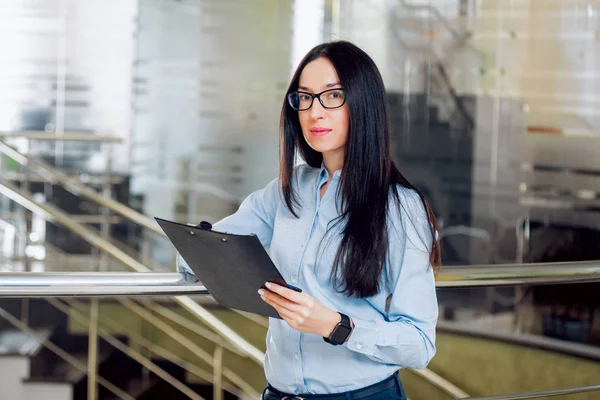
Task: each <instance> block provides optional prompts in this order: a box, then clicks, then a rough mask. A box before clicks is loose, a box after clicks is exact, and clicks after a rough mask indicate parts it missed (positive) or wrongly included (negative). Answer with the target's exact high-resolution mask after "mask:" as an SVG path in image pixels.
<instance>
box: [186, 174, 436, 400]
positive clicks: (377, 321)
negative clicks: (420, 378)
mask: <svg viewBox="0 0 600 400" xmlns="http://www.w3.org/2000/svg"><path fill="white" fill-rule="evenodd" d="M339 173H340V172H339V171H336V172H335V174H334V176H333V178H332V180H331V183H330V184H329V186H328V188H327V191H326V192H325V194H324V195H323V198H320V195H319V188H320V187H321V185H323V184H324V183H325V182H327V180H328V173H327V170H326V169H325V168H321V169H318V168H311V167H309V166H307V165H302V166H300V167H298V168H297V169H296V180H295V181H294V182H295V185H297V186H295V188H296V191H297V193H298V195H299V199H300V201H301V205H302V207H301V208H300V209H299V210H298V214H299V218H296V217H294V216H293V215H292V214H291V213H290V212H289V210H288V208H287V206H286V204H285V202H284V201H283V196H282V194H281V188H280V186H279V181H278V180H277V179H276V180H274V181H272V182H271V183H269V184H268V185H267V186H266V187H265V188H264V189H262V190H259V191H257V192H254V193H252V194H251V195H250V196H248V197H247V198H246V199H245V200H244V202H243V203H242V205H241V206H240V208H239V210H238V211H237V212H236V213H235V214H233V215H231V216H229V217H227V218H225V219H223V220H221V221H219V222H218V223H216V224H214V228H215V229H217V230H220V231H226V232H230V233H236V234H250V233H254V234H256V235H257V236H258V238H259V239H260V241H261V243H262V244H263V246H264V247H265V248H268V249H270V256H271V258H272V260H273V262H274V263H275V265H276V266H277V268H278V269H279V271H280V272H281V274H282V276H283V278H284V279H285V280H286V281H287V282H289V283H291V284H293V285H295V286H298V287H300V288H301V289H302V290H303V291H304V293H307V294H309V295H311V296H313V297H314V298H315V299H316V300H318V301H319V302H321V303H322V304H324V305H325V306H327V307H329V308H331V309H333V310H336V311H339V312H342V313H344V314H346V315H348V316H349V317H350V318H351V319H352V320H353V321H354V324H355V328H354V330H353V332H352V335H351V336H350V338H349V340H348V341H347V342H346V343H345V344H344V345H340V346H333V345H331V344H328V343H326V342H325V341H323V338H322V337H321V336H318V335H315V334H306V333H302V332H299V331H296V330H294V329H292V328H290V327H289V326H288V325H287V323H286V322H285V321H283V320H279V319H275V318H270V319H269V331H268V333H267V353H266V356H265V374H266V377H267V380H268V381H269V383H270V384H271V385H272V386H273V387H275V388H276V389H278V390H280V391H283V392H287V393H294V394H301V393H320V394H324V393H338V392H344V391H349V390H354V389H358V388H362V387H365V386H368V385H371V384H373V383H376V382H379V381H381V380H383V379H385V378H387V377H389V376H390V375H392V374H394V373H395V372H396V371H397V370H398V369H400V368H424V367H425V366H426V365H427V364H428V363H429V361H430V360H431V358H432V357H433V355H434V354H435V325H436V322H437V316H438V305H437V299H436V292H435V282H434V274H433V268H431V266H430V264H429V249H430V243H431V234H430V228H429V223H428V221H427V218H426V214H425V209H424V207H423V205H422V203H421V200H420V198H419V196H418V195H417V193H416V192H414V191H412V190H410V189H406V188H403V187H398V191H399V193H400V201H401V207H400V209H398V207H393V206H392V207H390V215H389V217H388V218H389V221H390V223H389V228H388V230H389V254H388V262H387V263H386V265H385V268H384V273H383V274H382V278H381V282H382V285H381V291H380V293H379V294H377V295H375V296H372V297H369V298H364V299H358V298H349V297H347V296H346V295H345V294H343V293H338V292H336V291H335V290H334V289H333V284H332V282H331V281H330V272H331V269H332V264H333V260H334V258H335V254H336V251H337V248H338V245H339V243H340V239H341V235H340V232H341V231H340V228H339V226H341V224H340V225H338V227H336V228H334V229H335V230H334V235H327V236H326V237H325V233H326V230H327V228H328V226H327V224H328V223H329V222H330V221H332V220H333V219H334V218H336V217H337V216H338V215H339V210H338V208H337V207H336V198H335V197H336V195H337V189H338V183H339ZM324 237H325V240H324V242H323V245H322V247H321V248H320V249H319V245H320V244H321V241H322V240H323V239H324ZM178 269H179V270H180V271H182V272H183V271H185V272H187V273H191V270H190V269H189V267H188V266H187V264H185V261H183V259H181V257H179V258H178ZM388 298H389V300H388Z"/></svg>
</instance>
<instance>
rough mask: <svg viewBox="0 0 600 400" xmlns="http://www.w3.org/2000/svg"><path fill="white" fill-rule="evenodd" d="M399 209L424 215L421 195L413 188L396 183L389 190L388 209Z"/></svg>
mask: <svg viewBox="0 0 600 400" xmlns="http://www.w3.org/2000/svg"><path fill="white" fill-rule="evenodd" d="M398 203H399V204H398ZM400 209H403V210H405V211H407V212H409V213H411V214H413V213H416V214H423V215H425V205H424V204H423V199H421V195H420V194H419V193H418V192H417V191H416V190H414V189H411V188H408V187H406V186H402V185H400V184H396V185H395V186H394V187H393V188H392V190H391V191H390V210H400Z"/></svg>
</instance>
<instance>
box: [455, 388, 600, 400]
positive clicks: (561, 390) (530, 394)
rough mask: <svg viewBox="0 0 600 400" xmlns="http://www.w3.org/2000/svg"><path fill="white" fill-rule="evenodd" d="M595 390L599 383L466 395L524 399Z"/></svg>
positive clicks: (495, 399)
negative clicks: (486, 394) (490, 394)
mask: <svg viewBox="0 0 600 400" xmlns="http://www.w3.org/2000/svg"><path fill="white" fill-rule="evenodd" d="M597 391H600V385H587V386H575V387H565V388H558V389H550V390H537V391H534V392H523V393H512V394H501V395H497V396H483V397H468V400H525V399H539V398H541V397H554V396H563V395H568V394H576V393H588V392H597ZM465 400H466V399H465Z"/></svg>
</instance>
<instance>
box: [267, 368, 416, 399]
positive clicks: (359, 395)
mask: <svg viewBox="0 0 600 400" xmlns="http://www.w3.org/2000/svg"><path fill="white" fill-rule="evenodd" d="M389 380H393V382H392V385H391V387H389V386H390V385H385V386H387V388H385V387H382V388H381V389H382V390H380V391H378V390H377V389H378V388H379V386H378V385H380V386H381V385H383V384H384V383H385V382H388V381H389ZM372 387H373V389H374V390H372V391H366V392H365V390H367V389H369V388H372ZM369 392H371V393H369ZM261 399H263V400H304V399H306V400H406V393H404V388H403V387H402V382H400V378H399V377H398V374H394V375H393V376H391V377H390V378H388V379H385V380H384V381H382V382H380V383H376V384H375V385H371V386H367V387H366V388H364V389H358V390H353V391H351V392H344V393H334V394H322V395H319V394H296V395H294V394H287V393H282V392H280V391H278V390H277V389H275V388H273V387H272V386H271V385H268V386H267V387H266V388H265V390H264V391H263V395H262V397H261Z"/></svg>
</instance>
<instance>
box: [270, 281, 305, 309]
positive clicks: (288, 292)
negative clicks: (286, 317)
mask: <svg viewBox="0 0 600 400" xmlns="http://www.w3.org/2000/svg"><path fill="white" fill-rule="evenodd" d="M265 286H266V287H267V289H269V290H270V291H271V292H273V293H277V294H278V295H280V296H281V297H284V298H286V299H288V300H290V301H292V302H294V303H298V304H303V303H304V300H305V297H306V295H305V294H303V293H298V292H296V291H295V290H292V289H288V288H286V287H284V286H281V285H278V284H276V283H271V282H267V283H265Z"/></svg>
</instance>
